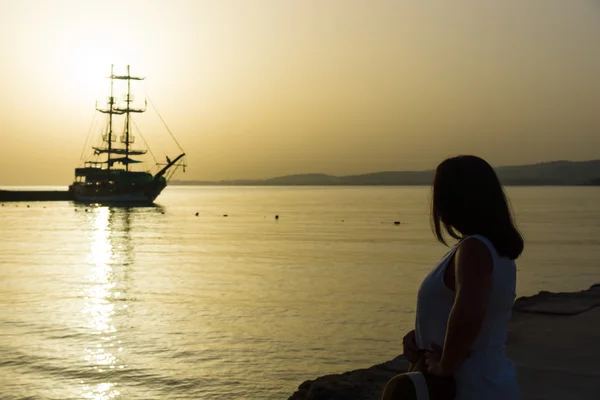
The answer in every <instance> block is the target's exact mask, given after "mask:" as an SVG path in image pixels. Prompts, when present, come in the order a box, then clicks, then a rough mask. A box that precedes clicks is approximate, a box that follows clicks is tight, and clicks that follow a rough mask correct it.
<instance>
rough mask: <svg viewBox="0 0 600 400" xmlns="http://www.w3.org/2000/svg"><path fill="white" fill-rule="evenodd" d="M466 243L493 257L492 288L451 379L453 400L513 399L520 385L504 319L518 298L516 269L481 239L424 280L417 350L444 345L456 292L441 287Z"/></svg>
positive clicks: (451, 253)
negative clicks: (479, 322) (453, 380)
mask: <svg viewBox="0 0 600 400" xmlns="http://www.w3.org/2000/svg"><path fill="white" fill-rule="evenodd" d="M465 240H479V241H481V242H483V243H484V244H485V245H486V246H487V248H488V249H489V251H490V254H491V256H492V285H491V293H490V297H489V302H488V305H487V308H486V313H485V318H484V320H483V323H482V326H481V329H480V331H479V333H478V335H477V338H476V339H475V342H474V343H473V345H472V346H471V354H470V355H469V357H467V358H466V359H465V361H464V362H463V363H462V365H461V366H460V368H459V369H458V371H457V373H456V374H455V378H456V381H457V397H456V398H457V399H458V400H467V399H489V400H495V399H498V400H500V399H503V400H504V399H516V398H518V386H517V382H516V375H515V370H514V367H513V365H512V363H511V362H510V361H509V360H507V359H506V356H505V342H506V332H507V324H508V320H509V319H510V316H511V310H512V305H513V302H514V299H515V296H516V293H515V292H516V264H515V261H514V260H511V259H509V258H508V257H502V256H500V255H499V254H498V252H497V251H496V248H495V246H494V245H493V244H492V243H491V242H490V240H488V239H487V238H486V237H484V236H482V235H470V236H468V237H466V238H465V239H463V240H462V241H461V242H460V243H458V244H457V245H455V246H454V247H453V248H452V249H451V250H450V251H449V252H448V253H447V254H446V255H445V256H444V257H443V258H442V259H441V260H440V262H439V263H438V265H437V266H436V267H435V268H434V269H433V270H432V271H431V273H430V274H429V275H428V276H427V277H426V278H425V280H424V281H423V283H422V285H421V287H420V289H419V294H418V299H417V318H416V335H417V345H418V346H419V347H420V348H423V349H430V348H432V344H434V343H435V344H436V345H439V346H442V345H443V344H444V338H445V337H446V328H447V324H448V317H449V315H450V312H451V310H452V307H453V305H454V301H455V292H454V291H453V290H451V289H449V288H448V287H447V286H446V284H445V282H444V275H445V272H446V268H447V266H448V265H449V264H450V260H452V258H453V257H454V255H455V253H456V251H457V249H458V247H459V246H460V244H461V243H463V242H464V241H465Z"/></svg>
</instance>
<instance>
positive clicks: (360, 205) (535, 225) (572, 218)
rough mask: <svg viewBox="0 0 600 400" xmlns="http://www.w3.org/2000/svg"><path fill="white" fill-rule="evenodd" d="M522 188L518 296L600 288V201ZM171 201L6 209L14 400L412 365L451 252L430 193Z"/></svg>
mask: <svg viewBox="0 0 600 400" xmlns="http://www.w3.org/2000/svg"><path fill="white" fill-rule="evenodd" d="M508 192H509V195H510V197H511V200H512V204H513V207H514V209H515V212H516V215H517V221H518V223H519V225H520V228H521V230H522V231H523V233H524V236H525V238H526V251H525V253H524V256H523V257H522V258H521V259H520V260H519V261H520V262H519V286H518V294H519V295H528V294H533V293H535V292H537V291H539V290H562V291H565V290H580V289H584V288H586V287H588V286H589V285H591V284H592V283H595V282H600V265H598V259H599V258H600V239H599V238H600V206H598V205H599V204H600V188H592V187H589V188H508ZM158 203H159V205H158V206H157V207H149V208H135V209H128V208H106V207H88V208H87V211H86V207H85V206H78V205H74V204H72V203H67V202H57V203H31V204H30V208H27V207H26V204H24V203H19V204H16V203H5V204H4V206H3V207H1V208H0V238H1V240H0V265H1V267H0V354H1V356H0V398H2V399H22V398H29V399H98V400H100V399H144V400H154V399H165V398H169V399H232V398H235V399H285V398H287V397H288V396H289V395H290V394H291V393H292V392H293V391H294V390H295V388H296V387H297V386H298V384H299V383H301V382H302V381H303V380H305V379H310V378H314V377H316V376H318V375H322V374H326V373H337V372H342V371H345V370H349V369H353V368H359V367H366V366H370V365H372V364H374V363H378V362H382V361H385V360H388V359H390V358H392V357H394V356H395V355H397V354H399V353H400V352H401V341H400V339H401V337H402V335H403V334H404V332H405V331H406V330H408V329H410V326H411V324H412V323H413V320H414V304H415V295H416V291H417V287H418V285H419V283H420V280H421V279H422V277H423V276H424V275H425V274H426V273H427V272H428V271H429V269H430V268H431V267H432V266H433V264H434V263H435V261H436V260H437V259H438V258H439V257H440V256H442V255H443V254H444V253H445V252H446V251H447V249H446V248H445V247H443V246H442V245H440V244H439V243H437V242H435V240H434V239H433V236H432V234H431V231H430V228H429V217H428V205H429V189H428V188H425V187H409V188H402V187H387V188H385V187H384V188H380V187H368V188H331V187H330V188H307V187H296V188H259V187H256V188H243V187H236V188H230V187H169V188H168V189H167V190H166V191H165V192H164V194H163V195H162V196H161V197H160V198H159V201H158ZM195 213H198V216H196V215H195ZM224 214H227V215H228V216H227V217H224V216H223V215H224ZM276 214H279V215H280V219H279V221H275V219H274V216H275V215H276ZM394 220H399V221H402V224H401V225H399V226H396V225H394V224H393V221H394Z"/></svg>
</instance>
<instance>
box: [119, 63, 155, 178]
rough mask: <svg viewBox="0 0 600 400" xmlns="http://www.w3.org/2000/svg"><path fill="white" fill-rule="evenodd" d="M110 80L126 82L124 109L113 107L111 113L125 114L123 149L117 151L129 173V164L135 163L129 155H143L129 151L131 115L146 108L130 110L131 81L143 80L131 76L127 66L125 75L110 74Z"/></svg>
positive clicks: (131, 98)
mask: <svg viewBox="0 0 600 400" xmlns="http://www.w3.org/2000/svg"><path fill="white" fill-rule="evenodd" d="M111 79H120V80H126V81H127V95H126V97H125V108H119V107H113V108H112V109H113V111H114V113H115V114H125V132H124V135H123V136H121V143H123V144H124V145H125V148H124V149H119V150H120V151H119V154H124V155H125V157H124V158H119V159H118V160H119V162H121V163H123V164H124V165H125V170H126V171H129V164H130V163H136V162H139V161H136V160H134V159H131V158H129V156H130V155H140V154H144V153H145V151H139V150H131V149H130V145H131V144H133V141H134V139H135V138H134V137H133V136H131V115H130V114H131V113H143V112H145V111H146V107H145V106H144V108H131V103H132V102H133V97H132V96H131V81H132V80H135V81H141V80H143V79H144V78H141V77H137V76H131V73H130V67H129V65H128V66H127V75H114V74H111Z"/></svg>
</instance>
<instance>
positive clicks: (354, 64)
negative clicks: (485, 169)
mask: <svg viewBox="0 0 600 400" xmlns="http://www.w3.org/2000/svg"><path fill="white" fill-rule="evenodd" d="M0 49H1V51H2V54H1V56H2V62H1V63H0V81H1V82H2V84H1V85H0V110H1V118H0V134H1V135H2V136H1V142H0V169H1V171H2V174H1V175H0V184H42V183H48V184H65V185H66V184H68V183H70V182H71V181H72V176H73V168H74V167H75V166H77V165H78V164H79V163H80V154H81V150H82V148H83V145H84V142H85V139H86V135H87V132H88V130H89V129H90V126H92V128H94V129H98V131H97V132H96V137H98V136H99V134H100V131H99V129H100V128H99V127H100V125H96V123H98V122H101V121H102V119H101V118H100V117H101V116H96V120H95V122H94V119H93V118H94V106H95V102H96V100H99V101H100V102H101V101H103V99H106V96H107V95H108V92H107V90H108V81H107V80H106V79H105V77H106V76H107V75H108V74H109V70H110V64H111V63H114V64H115V65H116V66H117V67H119V68H122V67H123V66H124V65H126V64H127V63H130V64H131V65H132V69H133V72H134V73H139V74H141V75H143V76H146V77H147V80H146V81H145V82H144V84H143V86H142V88H143V89H144V90H146V92H147V93H148V95H149V96H150V98H151V99H152V100H153V101H154V103H155V104H156V106H157V107H158V109H159V111H160V112H161V114H162V116H163V117H164V118H165V120H166V121H167V123H168V125H169V127H170V128H171V130H172V131H173V132H174V134H175V135H176V137H177V139H178V140H179V141H180V143H181V144H182V146H183V147H184V149H185V150H186V152H187V153H188V163H189V167H188V169H187V173H186V174H185V175H181V176H180V178H185V179H211V180H212V179H229V178H262V177H271V176H277V175H284V174H290V173H305V172H326V173H331V174H351V173H363V172H372V171H378V170H402V169H427V168H433V167H435V165H436V163H438V162H439V161H441V159H443V158H444V157H446V156H449V155H454V154H457V153H475V154H478V155H481V156H483V157H485V158H487V159H488V160H489V161H490V162H491V163H492V164H494V165H506V164H520V163H531V162H539V161H550V160H556V159H571V160H586V159H594V158H600V1H599V0H503V1H497V0H455V1H446V0H444V1H416V0H415V1H412V0H393V1H392V0H390V1H387V0H361V1H358V0H315V1H313V0H302V1H292V0H238V1H232V0H218V1H217V0H189V1H175V0H170V1H151V0H143V1H127V0H119V1H108V0H104V1H86V0H71V1H59V0H39V1H32V0H19V1H14V0H0ZM118 94H120V93H118ZM143 97H144V92H143V91H141V92H140V91H138V99H143ZM142 101H143V100H142ZM152 115H154V117H153V116H152ZM137 121H138V126H139V127H140V130H141V131H142V133H144V135H146V136H147V137H148V138H157V139H156V142H155V143H158V144H159V145H158V146H156V147H155V145H153V143H152V140H150V139H149V143H150V147H151V149H152V151H153V152H154V153H155V155H156V156H157V158H159V159H161V160H162V159H164V155H165V152H166V151H168V154H169V155H170V156H171V157H173V156H174V155H176V153H175V150H174V147H173V146H167V147H162V144H163V141H159V138H162V139H168V134H167V133H166V131H165V130H164V129H161V127H160V125H159V124H158V123H157V122H158V119H157V118H156V116H155V114H150V113H149V115H147V116H141V117H138V119H137ZM162 139H161V140H162ZM164 143H169V142H168V140H166V141H164Z"/></svg>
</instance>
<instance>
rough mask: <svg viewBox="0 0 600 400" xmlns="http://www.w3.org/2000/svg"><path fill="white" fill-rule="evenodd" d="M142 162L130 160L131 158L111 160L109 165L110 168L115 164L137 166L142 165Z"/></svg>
mask: <svg viewBox="0 0 600 400" xmlns="http://www.w3.org/2000/svg"><path fill="white" fill-rule="evenodd" d="M141 162H142V161H139V160H134V159H132V158H129V157H120V158H111V159H110V161H109V162H108V163H109V165H110V166H112V165H113V164H114V163H121V164H137V163H141Z"/></svg>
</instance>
